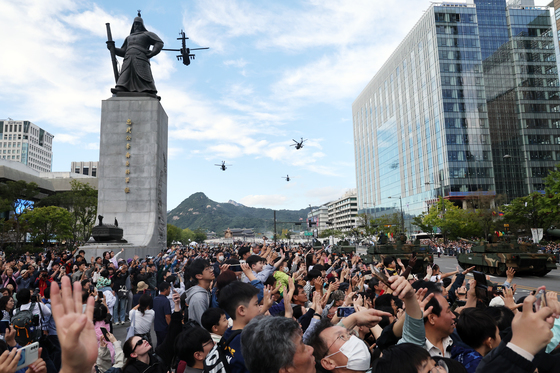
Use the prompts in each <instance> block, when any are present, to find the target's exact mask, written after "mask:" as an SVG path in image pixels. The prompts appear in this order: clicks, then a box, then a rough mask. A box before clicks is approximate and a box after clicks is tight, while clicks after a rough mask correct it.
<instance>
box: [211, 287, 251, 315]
mask: <svg viewBox="0 0 560 373" xmlns="http://www.w3.org/2000/svg"><path fill="white" fill-rule="evenodd" d="M258 293H259V290H258V289H257V288H256V287H254V286H253V285H251V284H246V283H244V282H240V281H234V282H232V283H231V284H229V285H227V286H226V287H224V288H223V289H222V290H220V294H219V295H218V303H219V304H220V308H222V309H223V310H224V311H226V312H227V314H228V315H229V316H230V317H231V318H232V319H233V320H235V319H236V317H237V307H239V306H240V305H244V306H248V305H249V302H251V299H253V297H254V296H255V295H257V294H258Z"/></svg>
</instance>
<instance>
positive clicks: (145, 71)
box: [107, 11, 163, 95]
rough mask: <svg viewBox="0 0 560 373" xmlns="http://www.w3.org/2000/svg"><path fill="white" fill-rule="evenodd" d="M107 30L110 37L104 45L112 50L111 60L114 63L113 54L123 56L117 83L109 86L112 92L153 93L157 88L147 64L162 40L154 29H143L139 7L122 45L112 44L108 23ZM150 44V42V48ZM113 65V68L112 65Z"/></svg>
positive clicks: (158, 48)
mask: <svg viewBox="0 0 560 373" xmlns="http://www.w3.org/2000/svg"><path fill="white" fill-rule="evenodd" d="M107 34H108V37H109V40H108V41H107V48H108V49H109V50H110V51H111V56H112V59H113V64H114V65H115V63H116V59H115V58H114V55H117V56H120V57H124V61H123V64H122V68H121V71H120V74H119V75H118V80H117V85H116V86H115V88H113V89H111V92H113V93H116V94H118V93H120V92H140V93H148V94H154V95H155V94H156V93H157V89H156V85H155V83H154V78H153V76H152V70H151V68H150V58H152V57H154V56H155V55H157V54H158V53H159V52H160V51H161V50H162V48H163V41H162V40H161V39H160V38H159V37H158V36H157V35H156V34H154V33H153V32H149V31H148V30H146V28H145V27H144V21H143V20H142V17H141V16H140V11H138V17H136V18H134V23H133V24H132V29H131V30H130V35H128V37H127V38H126V39H125V40H124V43H123V45H122V47H121V48H115V42H114V41H112V40H111V34H110V28H109V25H107ZM150 46H153V47H152V49H151V50H150ZM114 69H115V71H116V67H115V66H114ZM115 75H116V73H115ZM115 77H116V76H115Z"/></svg>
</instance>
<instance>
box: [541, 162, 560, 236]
mask: <svg viewBox="0 0 560 373" xmlns="http://www.w3.org/2000/svg"><path fill="white" fill-rule="evenodd" d="M556 167H557V169H556V170H554V171H551V172H549V174H548V175H547V176H546V178H545V179H544V190H545V198H543V199H542V200H541V201H540V202H541V205H540V206H539V212H540V213H541V214H544V215H546V218H545V224H546V226H544V227H543V228H545V229H548V228H550V226H551V225H553V224H554V225H558V223H560V171H558V167H560V165H557V166H556Z"/></svg>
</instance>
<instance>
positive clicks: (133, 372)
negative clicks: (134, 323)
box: [123, 335, 166, 373]
mask: <svg viewBox="0 0 560 373" xmlns="http://www.w3.org/2000/svg"><path fill="white" fill-rule="evenodd" d="M123 352H124V356H125V357H126V359H127V360H126V364H125V365H124V367H123V373H165V371H166V367H165V364H163V362H162V361H161V359H159V358H158V356H157V355H156V354H153V353H152V346H151V345H150V343H149V342H148V341H147V340H146V339H144V338H142V337H138V336H136V335H135V336H134V337H130V338H129V339H128V340H127V341H126V342H125V343H124V346H123Z"/></svg>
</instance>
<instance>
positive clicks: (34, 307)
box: [0, 243, 560, 373]
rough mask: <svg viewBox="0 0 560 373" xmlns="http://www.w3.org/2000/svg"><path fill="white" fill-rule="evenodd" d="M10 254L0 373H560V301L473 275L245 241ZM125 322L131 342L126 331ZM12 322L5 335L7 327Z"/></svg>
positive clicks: (0, 304)
mask: <svg viewBox="0 0 560 373" xmlns="http://www.w3.org/2000/svg"><path fill="white" fill-rule="evenodd" d="M122 255H123V254H122V251H121V252H117V253H114V252H106V253H104V254H103V256H102V257H91V258H86V253H85V252H84V251H83V250H82V251H74V252H69V251H59V250H49V251H46V252H44V253H40V254H37V255H29V254H27V255H23V256H18V257H5V258H3V260H2V262H1V263H0V264H1V267H2V274H1V280H2V288H0V293H2V295H3V296H2V298H0V310H1V311H2V322H4V323H5V324H6V329H5V331H4V333H3V334H2V341H0V373H3V372H6V373H8V372H10V373H11V372H15V371H17V362H18V361H19V359H20V354H21V352H19V351H20V350H19V348H20V347H22V346H25V345H29V344H31V343H35V342H38V343H39V346H40V347H41V353H40V356H41V357H40V358H39V359H38V360H37V361H35V362H34V363H33V364H32V365H30V366H29V367H27V368H24V369H21V370H20V371H21V372H22V373H24V372H25V373H55V372H57V371H60V372H63V373H70V372H80V373H82V372H99V373H104V372H109V373H118V372H124V373H159V372H161V373H165V372H179V373H183V372H184V373H195V372H230V373H241V372H250V373H271V372H283V373H289V372H316V371H318V372H348V371H355V372H369V371H372V372H376V373H385V372H432V373H435V372H440V373H443V372H469V373H474V372H479V373H487V372H500V371H504V372H506V371H507V372H534V371H537V369H538V372H540V373H543V372H557V371H558V367H559V366H560V353H559V352H560V348H558V347H559V343H560V321H559V320H558V315H560V303H559V302H558V297H557V294H556V293H554V292H550V291H548V292H546V291H545V289H540V290H541V291H537V292H536V293H535V294H531V295H529V296H526V297H521V298H519V299H517V300H516V295H515V291H516V285H515V283H514V279H515V271H514V269H512V268H510V269H508V271H507V278H506V281H505V282H504V283H503V284H497V283H492V282H491V281H490V280H489V279H487V281H486V284H483V283H482V281H480V279H479V283H477V282H476V281H475V280H474V279H472V278H470V277H467V276H468V274H469V273H470V272H472V271H473V268H474V267H473V268H469V269H466V270H462V269H460V268H457V270H456V271H453V272H448V273H442V272H441V271H440V269H439V267H438V266H437V265H433V266H432V265H426V266H425V267H424V268H425V269H426V270H425V273H411V271H412V268H413V267H414V264H415V260H416V258H415V257H411V258H410V259H409V261H408V263H406V261H405V262H404V263H403V262H402V261H401V260H395V259H394V258H392V257H390V256H388V257H384V258H383V260H382V261H381V262H380V263H364V262H363V260H362V258H361V257H360V256H359V255H355V254H342V255H338V254H336V253H330V252H327V250H325V249H323V248H319V247H315V248H313V247H309V246H305V245H283V244H278V245H277V244H274V243H269V244H266V243H265V244H247V243H237V244H233V245H222V246H205V245H200V246H197V247H171V248H169V249H167V250H165V251H163V252H161V253H158V254H157V255H155V256H147V257H144V258H140V257H138V256H134V257H132V258H123V257H122ZM125 323H126V326H127V327H128V329H127V336H126V338H123V339H122V340H120V341H119V340H118V339H117V338H116V337H115V336H114V335H113V331H114V327H115V326H118V325H124V324H125ZM1 325H2V324H0V326H1Z"/></svg>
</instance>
